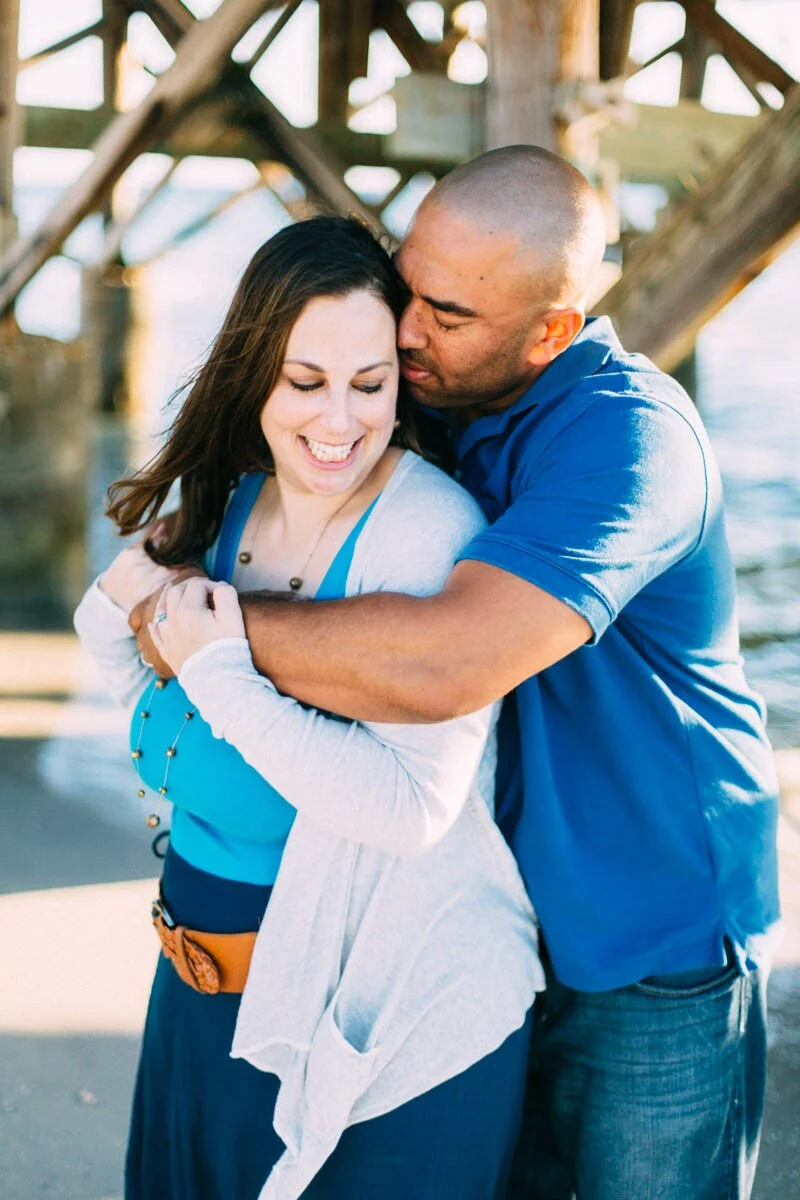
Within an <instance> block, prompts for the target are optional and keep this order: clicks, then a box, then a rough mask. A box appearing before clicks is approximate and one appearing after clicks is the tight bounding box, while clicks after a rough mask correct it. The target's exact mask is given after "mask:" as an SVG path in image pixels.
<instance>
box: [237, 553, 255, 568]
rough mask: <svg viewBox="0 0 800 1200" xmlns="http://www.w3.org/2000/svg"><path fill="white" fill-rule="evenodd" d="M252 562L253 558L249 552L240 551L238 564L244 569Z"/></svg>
mask: <svg viewBox="0 0 800 1200" xmlns="http://www.w3.org/2000/svg"><path fill="white" fill-rule="evenodd" d="M252 561H253V556H252V554H251V553H250V551H249V550H242V552H241V553H240V555H239V562H240V563H241V564H242V566H244V567H246V566H247V564H248V563H251V562H252Z"/></svg>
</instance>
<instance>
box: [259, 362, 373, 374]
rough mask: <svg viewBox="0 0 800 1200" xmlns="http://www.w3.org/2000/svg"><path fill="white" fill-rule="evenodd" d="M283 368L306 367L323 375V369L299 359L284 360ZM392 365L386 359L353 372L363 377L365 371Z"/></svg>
mask: <svg viewBox="0 0 800 1200" xmlns="http://www.w3.org/2000/svg"><path fill="white" fill-rule="evenodd" d="M283 365H284V366H288V365H291V366H293V367H307V368H308V370H309V371H318V372H319V374H320V375H324V374H325V368H324V367H318V366H317V364H316V363H310V362H304V361H303V359H301V358H286V359H284V362H283ZM391 366H392V363H391V362H389V360H388V359H382V360H381V361H380V362H374V363H370V365H369V366H368V367H359V368H358V370H357V371H356V372H355V374H356V375H365V374H366V372H367V371H374V370H375V368H376V367H391Z"/></svg>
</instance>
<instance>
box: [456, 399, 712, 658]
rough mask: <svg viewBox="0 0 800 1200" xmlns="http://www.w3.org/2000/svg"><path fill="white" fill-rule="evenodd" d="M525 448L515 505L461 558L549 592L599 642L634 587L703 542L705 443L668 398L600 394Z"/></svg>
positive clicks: (515, 483) (514, 488) (514, 483)
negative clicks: (541, 442) (666, 401)
mask: <svg viewBox="0 0 800 1200" xmlns="http://www.w3.org/2000/svg"><path fill="white" fill-rule="evenodd" d="M529 451H530V454H529V455H527V456H523V459H524V461H523V462H522V464H521V466H520V467H518V468H517V472H516V477H515V478H514V479H513V480H512V501H511V503H510V505H509V507H508V508H507V509H506V511H505V512H504V513H503V515H502V516H501V517H500V518H499V520H497V521H496V522H495V523H494V524H493V525H491V526H489V528H488V529H486V530H484V531H483V532H482V533H479V534H478V535H477V537H475V538H473V540H472V541H471V542H470V543H469V545H468V546H467V547H466V549H465V550H464V551H463V553H462V554H461V556H460V557H461V558H462V559H473V560H477V561H479V562H485V563H489V564H490V565H492V566H496V567H500V568H502V569H503V570H504V571H509V572H511V573H512V574H514V575H517V576H519V577H520V578H522V579H526V580H527V581H528V582H529V583H533V584H535V585H536V586H537V587H540V588H542V589H543V590H544V591H546V592H549V593H550V594H551V595H552V596H555V597H556V598H557V599H559V600H561V601H563V602H564V603H565V604H568V605H569V606H570V607H571V608H573V609H575V610H576V611H577V612H579V613H580V614H581V615H582V616H583V617H584V618H585V619H586V621H587V622H588V623H589V625H590V626H591V628H592V631H593V638H592V639H591V640H592V641H593V642H596V641H597V640H598V638H600V637H601V636H602V634H603V633H604V632H605V630H606V629H607V628H608V626H609V625H610V624H611V622H612V621H614V620H615V619H616V618H617V616H618V615H619V613H620V612H621V611H622V609H623V608H624V607H625V605H626V604H627V603H628V601H629V600H631V599H632V598H633V597H634V596H635V595H636V594H637V592H639V591H640V590H641V589H642V588H643V587H644V586H645V585H646V584H647V583H649V582H650V581H651V580H652V579H654V578H655V577H656V576H657V575H659V574H661V572H663V571H665V570H666V569H667V568H668V567H670V566H671V565H673V564H674V563H676V562H678V561H679V560H680V559H682V558H683V557H685V556H686V555H688V554H690V553H691V552H692V550H693V549H694V548H695V547H696V545H697V544H698V541H699V539H700V537H701V534H702V531H703V527H704V523H705V519H706V512H707V507H708V473H707V464H706V458H705V449H704V446H703V445H702V444H701V442H700V438H699V435H698V433H697V431H696V430H695V429H694V427H693V425H692V424H691V422H690V421H689V419H688V418H687V417H686V416H685V415H684V414H683V413H681V412H680V411H678V410H677V409H676V408H673V407H671V406H670V405H667V404H664V403H663V402H656V401H654V400H650V399H648V397H647V396H641V397H640V396H637V397H631V396H629V395H628V396H620V395H618V394H613V393H611V394H604V393H599V394H597V393H595V394H594V395H593V396H592V398H591V402H590V403H588V405H587V406H586V407H584V408H583V411H582V412H581V413H580V415H579V416H578V417H576V418H574V419H573V420H572V421H571V423H569V424H567V425H565V427H563V428H562V429H561V430H560V431H559V432H558V433H557V434H555V435H554V436H553V437H552V438H551V440H550V441H549V442H548V444H547V445H546V446H544V447H543V448H538V447H537V446H536V445H535V441H534V442H532V443H531V444H530V445H529Z"/></svg>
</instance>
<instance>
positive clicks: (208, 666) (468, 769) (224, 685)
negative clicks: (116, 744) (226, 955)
mask: <svg viewBox="0 0 800 1200" xmlns="http://www.w3.org/2000/svg"><path fill="white" fill-rule="evenodd" d="M384 501H385V502H383V503H382V504H381V506H380V507H377V506H376V511H375V515H374V516H373V518H372V519H371V521H370V522H368V524H367V526H366V528H365V530H364V532H363V533H362V536H361V538H360V539H359V543H358V546H357V558H356V556H354V562H353V569H352V570H351V577H352V578H354V579H356V580H357V587H358V590H361V591H375V590H384V591H404V592H408V593H415V594H418V595H421V594H426V593H428V594H429V593H431V592H435V591H437V590H438V589H439V588H441V586H442V584H443V583H444V581H445V579H446V578H447V575H448V574H449V572H450V570H451V569H452V565H453V562H454V561H455V559H456V557H457V555H458V553H459V551H460V549H461V548H462V547H463V546H464V545H465V544H466V542H467V541H468V540H469V538H470V537H472V536H473V535H474V533H475V532H477V530H478V529H479V528H481V527H482V525H483V523H484V522H483V518H482V516H481V514H480V512H479V510H478V509H477V506H476V505H475V504H474V503H473V501H472V500H471V499H470V498H469V497H468V496H467V494H466V492H464V491H463V490H462V489H461V488H460V487H458V485H457V484H454V483H453V482H452V481H451V480H449V479H447V478H446V476H443V475H442V474H441V473H440V472H438V471H435V469H434V468H432V467H430V466H429V465H428V464H425V463H421V462H419V461H417V462H416V463H414V464H413V466H412V469H411V470H406V471H405V472H404V474H403V478H402V479H401V481H400V483H399V485H398V486H396V487H395V488H393V489H392V490H391V491H390V492H387V494H386V496H385V498H384ZM431 512H435V513H436V520H435V521H434V522H431V521H430V514H431ZM349 591H351V587H350V581H348V592H349ZM179 680H180V683H181V685H182V686H183V688H184V689H185V691H186V693H187V695H188V696H189V698H190V700H191V701H192V703H193V704H195V705H196V706H197V708H198V709H199V711H200V712H201V714H202V716H203V717H204V718H205V720H206V721H208V723H209V724H210V725H211V728H212V730H213V732H214V734H215V735H216V736H217V737H221V738H224V739H225V740H226V741H228V742H230V743H231V745H233V746H235V747H236V749H237V750H238V751H239V753H240V754H241V755H242V757H243V758H244V759H246V761H247V762H248V763H250V765H251V766H252V767H254V768H255V769H256V770H257V771H258V772H259V773H260V774H262V775H263V776H264V778H265V779H267V780H268V781H269V782H270V783H271V784H272V786H273V787H274V788H276V789H277V791H279V792H280V794H281V795H282V796H283V797H284V798H285V799H286V800H288V802H289V803H290V804H292V805H293V806H294V807H295V808H296V809H297V810H298V811H299V812H302V813H305V814H306V815H307V816H309V817H311V818H312V819H313V820H314V822H315V823H317V824H318V825H320V826H322V827H324V828H326V829H327V830H329V831H330V832H332V833H335V834H337V835H339V836H341V837H346V838H350V839H351V840H354V841H359V842H363V843H366V844H368V845H372V846H375V847H377V848H379V849H382V850H384V851H386V852H388V853H391V854H393V855H398V856H404V855H414V854H420V853H422V852H424V851H425V850H427V849H428V848H429V847H430V846H432V845H434V844H435V843H436V842H437V841H439V839H440V838H442V837H443V836H444V835H445V833H447V831H448V830H449V829H450V828H451V826H452V825H453V824H454V822H455V820H456V818H457V817H458V815H459V813H460V811H461V809H462V808H463V805H464V803H465V801H466V798H467V795H468V793H469V790H470V786H471V784H472V782H473V780H474V779H475V776H476V772H477V769H478V765H479V763H480V761H481V757H482V754H483V751H484V749H485V747H486V743H487V739H488V737H489V734H490V731H491V729H492V726H493V721H494V717H495V715H496V710H497V706H495V705H492V706H489V707H487V708H485V709H482V710H480V711H479V712H476V713H471V714H469V715H468V716H465V717H458V718H456V719H454V720H451V721H445V722H441V723H439V724H433V725H420V724H414V725H399V724H377V723H361V722H356V721H348V720H343V719H342V718H340V717H336V716H331V715H329V714H325V713H321V712H318V711H317V710H315V709H311V708H307V707H305V706H304V705H302V704H299V703H298V702H297V701H295V700H293V699H291V698H290V697H288V696H283V695H280V694H279V693H278V692H277V691H276V690H275V688H274V687H273V686H272V684H271V683H270V682H269V681H268V680H266V679H264V678H263V677H262V676H261V675H259V674H258V673H257V672H256V670H255V667H254V666H253V662H252V658H251V655H250V649H249V646H248V644H247V642H246V640H245V639H244V638H230V639H224V640H221V641H219V642H215V643H212V644H211V645H209V646H207V647H205V648H204V649H203V650H201V651H199V652H198V653H197V654H195V655H193V656H192V657H191V658H190V659H188V660H187V662H186V663H185V664H184V667H183V669H182V671H181V673H180V676H179Z"/></svg>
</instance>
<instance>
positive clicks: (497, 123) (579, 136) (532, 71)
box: [486, 0, 599, 167]
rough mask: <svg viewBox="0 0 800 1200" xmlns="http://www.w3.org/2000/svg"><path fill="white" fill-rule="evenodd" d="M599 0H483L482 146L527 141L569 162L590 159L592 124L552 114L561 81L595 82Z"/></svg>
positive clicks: (593, 140)
mask: <svg viewBox="0 0 800 1200" xmlns="http://www.w3.org/2000/svg"><path fill="white" fill-rule="evenodd" d="M598 2H599V0H490V2H489V4H488V15H489V81H488V94H487V110H486V143H487V148H489V149H491V148H493V147H496V146H506V145H512V144H514V143H518V142H530V143H533V144H534V145H538V146H544V147H545V149H548V150H555V151H559V152H561V153H563V154H565V155H566V156H567V157H568V158H573V159H575V160H577V161H578V162H579V163H580V164H581V165H583V166H584V167H585V166H587V165H590V164H591V163H592V162H593V161H594V160H596V156H597V140H596V139H597V128H596V125H595V126H594V127H593V128H590V127H588V126H586V125H584V127H583V129H579V128H570V127H569V126H567V125H564V124H563V123H561V122H559V121H558V120H557V119H556V116H555V113H556V110H557V107H558V103H557V99H556V97H557V93H558V90H559V89H560V88H562V87H563V85H564V84H565V83H571V82H579V81H582V80H587V79H588V80H596V79H597V75H598V53H599V50H598V21H599V16H598V11H599V10H598Z"/></svg>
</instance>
